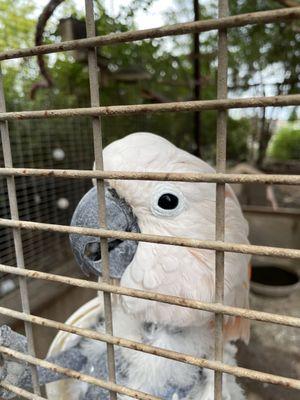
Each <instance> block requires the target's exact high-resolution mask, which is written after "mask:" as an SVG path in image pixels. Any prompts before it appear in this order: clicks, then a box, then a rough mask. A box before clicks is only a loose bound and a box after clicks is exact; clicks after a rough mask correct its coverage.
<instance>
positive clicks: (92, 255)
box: [84, 242, 101, 262]
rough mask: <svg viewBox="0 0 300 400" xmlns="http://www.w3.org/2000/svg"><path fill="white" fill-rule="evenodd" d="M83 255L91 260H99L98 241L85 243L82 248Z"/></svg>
mask: <svg viewBox="0 0 300 400" xmlns="http://www.w3.org/2000/svg"><path fill="white" fill-rule="evenodd" d="M84 256H85V257H86V258H88V259H89V260H91V261H93V262H95V261H100V260H101V249H100V243H98V242H92V243H87V245H86V246H85V249H84Z"/></svg>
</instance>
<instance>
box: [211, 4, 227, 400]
mask: <svg viewBox="0 0 300 400" xmlns="http://www.w3.org/2000/svg"><path fill="white" fill-rule="evenodd" d="M228 14H229V7H228V1H227V0H219V4H218V18H224V17H227V16H228ZM227 74H228V53H227V30H226V29H222V30H219V31H218V76H217V98H218V99H226V98H227ZM226 142H227V110H218V116H217V138H216V171H217V172H218V173H225V172H226ZM215 238H216V240H217V241H221V242H224V240H225V183H217V184H216V228H215ZM215 257H216V260H215V302H216V303H221V304H222V303H223V302H224V258H225V253H224V251H220V250H217V251H216V256H215ZM223 341H224V340H223V314H219V313H216V314H215V360H217V361H221V362H222V361H223ZM222 376H223V375H222V372H220V371H215V374H214V399H215V400H222Z"/></svg>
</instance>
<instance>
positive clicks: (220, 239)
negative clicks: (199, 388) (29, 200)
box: [0, 0, 300, 400]
mask: <svg viewBox="0 0 300 400" xmlns="http://www.w3.org/2000/svg"><path fill="white" fill-rule="evenodd" d="M218 3H219V4H218V13H219V15H218V18H217V19H211V20H205V21H203V20H202V21H201V20H200V21H194V22H187V23H181V24H174V25H169V26H162V27H160V28H154V29H145V30H136V31H128V32H123V33H111V34H108V35H103V36H96V35H95V17H94V10H93V0H85V6H86V7H85V8H86V26H87V38H86V39H80V40H72V41H68V42H63V43H55V44H48V45H41V46H34V47H31V48H26V49H13V50H7V51H4V52H1V53H0V64H1V61H4V60H8V59H16V58H21V57H29V56H36V55H39V54H50V53H55V52H62V51H70V50H74V49H80V48H85V49H87V50H88V71H89V83H90V98H91V107H89V108H69V109H59V110H38V111H19V112H7V111H6V107H5V96H4V89H3V82H2V75H1V70H0V129H1V138H2V144H3V153H4V162H5V163H4V168H0V175H1V176H2V177H4V178H6V180H7V187H8V199H9V205H10V211H11V219H4V218H2V219H0V226H2V227H8V228H11V229H12V230H13V237H14V245H15V253H16V259H17V267H11V266H8V265H3V264H0V271H1V272H6V273H9V274H14V275H17V276H18V278H19V287H20V294H21V300H22V312H19V311H14V310H11V309H9V308H5V307H0V314H2V315H9V316H13V317H14V318H16V319H18V320H22V321H24V324H25V331H26V337H27V340H28V354H23V353H20V352H17V351H15V350H11V349H8V348H6V347H3V346H0V354H1V353H2V354H6V355H9V356H11V357H14V358H16V359H19V360H23V361H26V362H28V363H29V364H30V366H31V372H32V383H33V391H34V393H30V392H28V391H26V390H24V389H21V388H17V387H15V386H13V385H11V384H8V383H4V382H0V386H2V387H4V388H5V389H7V390H10V391H12V392H14V393H16V394H18V395H20V396H22V397H24V398H28V399H43V397H41V394H40V389H39V384H38V377H37V372H36V366H43V367H45V368H49V369H51V370H53V371H57V372H60V373H62V374H64V375H66V376H69V377H72V378H75V379H80V380H83V381H85V382H88V383H91V384H95V385H98V386H100V387H102V388H105V389H107V390H109V392H110V398H111V400H113V399H116V398H117V393H120V394H126V395H128V396H130V397H133V398H138V399H151V400H157V399H158V397H155V396H152V395H150V394H147V393H143V392H141V391H138V390H134V389H130V388H127V387H125V386H121V385H118V384H116V383H115V366H114V346H115V345H118V346H123V347H127V348H132V349H135V350H138V351H143V352H146V353H149V354H155V355H158V356H162V357H166V358H170V359H173V360H177V361H181V362H185V363H189V364H192V365H197V366H199V367H203V368H208V369H212V370H214V374H215V387H214V393H215V395H214V398H215V400H221V399H222V375H223V373H228V374H232V375H235V376H238V377H247V378H251V379H254V380H257V381H261V382H268V383H275V384H279V385H282V386H285V387H289V388H294V389H298V390H300V380H297V379H292V378H286V377H282V376H278V375H273V374H268V373H264V372H259V371H255V370H251V369H247V368H241V367H238V366H230V365H227V364H224V363H223V332H222V327H223V316H224V315H232V316H240V317H242V318H248V319H250V320H258V321H263V322H269V323H275V324H280V325H285V326H293V327H298V328H299V327H300V318H298V317H291V316H288V315H279V314H272V313H266V312H260V311H257V310H251V309H243V308H238V307H230V306H226V305H224V304H223V300H224V254H225V252H237V253H244V254H252V255H253V254H256V255H265V256H277V257H283V258H290V259H300V250H297V249H287V248H277V247H276V248H275V247H270V246H256V245H250V244H235V243H228V242H225V241H224V231H225V215H224V214H225V213H224V211H225V184H226V183H243V182H247V183H261V184H267V183H269V184H270V183H271V184H272V183H276V184H288V185H298V184H300V176H297V175H289V176H286V175H278V174H273V175H262V174H256V175H243V174H234V175H231V174H226V135H227V123H226V121H227V113H228V110H229V109H232V108H235V109H236V108H246V107H268V106H287V105H300V94H296V95H281V96H272V97H250V98H243V99H239V98H236V99H228V98H227V88H228V85H227V73H228V44H227V30H228V29H231V28H236V27H241V26H245V25H249V24H266V23H271V22H282V21H288V20H294V19H299V18H300V7H293V8H284V9H277V10H270V11H262V12H253V13H248V14H241V15H235V16H229V8H228V0H219V1H218ZM211 30H217V31H218V76H217V99H216V100H196V101H188V102H176V103H164V104H145V105H122V106H105V107H104V106H101V105H100V98H99V92H100V85H99V77H98V66H97V59H96V48H97V47H99V46H105V45H117V44H120V43H128V42H132V41H137V40H144V39H153V38H158V37H166V36H173V35H182V34H191V33H200V32H208V31H211ZM201 110H217V112H218V115H217V141H216V149H217V157H216V173H215V174H202V173H153V172H146V173H137V172H120V171H104V169H103V156H102V130H101V116H103V115H110V116H117V115H132V114H140V113H157V112H171V111H173V112H174V111H176V112H184V111H201ZM74 116H76V117H80V116H89V117H91V120H92V131H93V140H94V153H95V166H96V168H95V170H94V171H84V170H56V169H34V168H14V167H13V163H12V153H11V146H10V136H9V130H8V121H11V120H22V119H36V118H39V119H44V118H67V117H74ZM16 176H43V177H47V176H51V177H60V178H74V179H91V178H94V179H96V182H97V184H96V186H97V193H98V200H99V202H98V203H99V224H100V229H91V228H79V227H70V226H63V225H58V224H46V223H39V222H31V221H21V220H20V219H19V213H18V205H17V197H16V187H15V177H16ZM104 179H128V180H158V181H180V182H210V183H215V184H216V235H215V241H204V240H198V239H196V238H195V239H191V238H179V237H170V236H168V237H165V236H160V235H148V234H142V233H130V232H119V231H110V230H107V227H106V223H105V199H104ZM24 229H29V230H41V231H51V232H61V233H67V234H68V233H72V232H73V233H74V232H76V233H80V234H82V235H90V236H97V237H100V238H101V253H102V254H103V270H104V273H103V281H102V282H100V281H99V282H98V283H97V282H90V281H87V280H83V279H77V278H71V277H67V276H59V275H55V274H50V273H45V272H39V271H35V270H30V269H27V267H25V265H24V256H23V248H22V237H21V232H22V230H24ZM112 237H114V238H119V239H131V240H136V241H146V242H151V243H160V244H170V245H175V246H187V247H195V248H202V249H210V250H214V251H215V252H216V265H215V271H216V279H215V281H216V287H215V302H214V303H204V302H200V301H198V300H192V299H186V298H180V297H175V296H170V295H164V294H160V293H154V292H151V291H144V290H135V289H130V288H125V287H119V286H115V285H113V283H112V282H111V281H110V278H109V259H108V247H107V239H108V238H112ZM27 278H34V279H42V280H45V281H52V282H60V283H64V284H66V285H70V286H76V287H81V288H91V289H94V290H96V291H102V292H103V295H104V311H105V320H106V332H105V333H99V332H95V331H93V330H90V329H83V328H79V327H75V326H71V325H68V324H64V323H59V322H57V321H52V320H50V319H46V318H41V317H38V316H34V315H32V314H31V313H30V306H29V299H28V287H27V282H26V279H27ZM113 293H115V294H124V295H127V296H133V297H137V298H142V299H148V300H151V301H161V302H164V303H168V304H174V305H178V306H181V307H189V308H194V309H198V310H205V311H210V312H213V313H214V314H215V360H206V359H203V358H197V357H192V356H189V355H187V354H181V353H176V352H174V351H171V350H165V349H162V348H157V347H154V346H150V345H145V344H142V343H137V342H134V341H131V340H127V339H123V338H118V337H115V336H114V335H113V324H112V306H111V294H113ZM32 324H37V325H42V326H46V327H49V328H54V329H57V330H62V331H65V332H70V333H75V334H78V335H81V336H83V337H87V338H92V339H96V340H100V341H103V342H106V344H107V355H108V372H109V380H108V381H104V380H101V379H98V378H94V377H91V376H87V375H84V374H81V373H79V372H76V371H73V370H70V369H66V368H63V367H60V366H58V365H55V364H52V363H49V362H47V361H45V360H41V359H39V358H36V356H35V350H34V340H33V333H32Z"/></svg>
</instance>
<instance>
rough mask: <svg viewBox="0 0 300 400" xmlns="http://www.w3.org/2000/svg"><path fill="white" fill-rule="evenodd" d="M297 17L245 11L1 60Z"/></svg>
mask: <svg viewBox="0 0 300 400" xmlns="http://www.w3.org/2000/svg"><path fill="white" fill-rule="evenodd" d="M299 17H300V7H292V8H282V9H278V10H269V11H258V12H253V13H247V14H240V15H233V16H230V17H225V18H220V19H209V20H204V21H203V20H202V21H196V22H186V23H181V24H174V25H168V26H161V27H159V28H152V29H142V30H138V31H129V32H120V33H119V32H117V33H110V34H108V35H104V36H95V37H93V38H87V39H79V40H70V41H66V42H62V43H53V44H46V45H41V46H35V47H30V48H26V49H12V50H7V51H4V52H1V53H0V61H1V60H9V59H12V58H21V57H30V56H35V55H38V54H49V53H58V52H62V51H69V50H75V49H84V48H88V47H95V46H97V47H98V46H107V45H110V44H119V43H128V42H133V41H137V40H144V39H154V38H161V37H166V36H173V35H185V34H189V33H195V32H208V31H212V30H216V29H226V28H236V27H241V26H246V25H254V24H267V23H271V22H281V21H285V20H286V21H288V20H293V19H297V18H299Z"/></svg>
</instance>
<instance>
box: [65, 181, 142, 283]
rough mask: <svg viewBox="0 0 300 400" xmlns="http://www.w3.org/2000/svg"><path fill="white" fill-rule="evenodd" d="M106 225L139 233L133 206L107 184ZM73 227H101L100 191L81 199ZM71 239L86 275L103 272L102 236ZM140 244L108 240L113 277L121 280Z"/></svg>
mask: <svg viewBox="0 0 300 400" xmlns="http://www.w3.org/2000/svg"><path fill="white" fill-rule="evenodd" d="M105 203H106V224H107V228H108V229H109V230H116V231H125V232H140V230H139V226H138V223H137V219H136V217H135V215H134V214H133V212H132V209H131V207H130V206H129V205H128V204H127V203H126V201H125V200H124V199H120V197H119V196H118V194H117V192H116V191H115V190H114V189H111V188H110V187H109V186H106V187H105ZM71 226H80V227H85V228H99V217H98V200H97V190H96V188H95V187H94V188H92V189H91V190H89V191H88V192H87V193H86V194H85V195H84V196H83V198H82V199H81V200H80V202H79V204H78V206H77V207H76V210H75V212H74V214H73V217H72V221H71ZM70 242H71V247H72V250H73V253H74V255H75V258H76V261H77V263H78V264H79V266H80V268H81V270H82V271H83V272H84V273H85V274H86V275H90V274H91V273H92V274H94V275H96V276H99V275H101V273H102V260H101V250H100V238H99V237H93V236H83V235H79V234H71V235H70ZM137 245H138V243H137V242H135V241H132V240H124V241H122V240H119V239H113V238H112V239H108V250H109V267H110V276H111V277H112V278H117V279H120V278H121V277H122V275H123V273H124V271H125V269H126V268H127V267H128V265H129V264H130V263H131V261H132V259H133V257H134V255H135V252H136V249H137Z"/></svg>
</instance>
